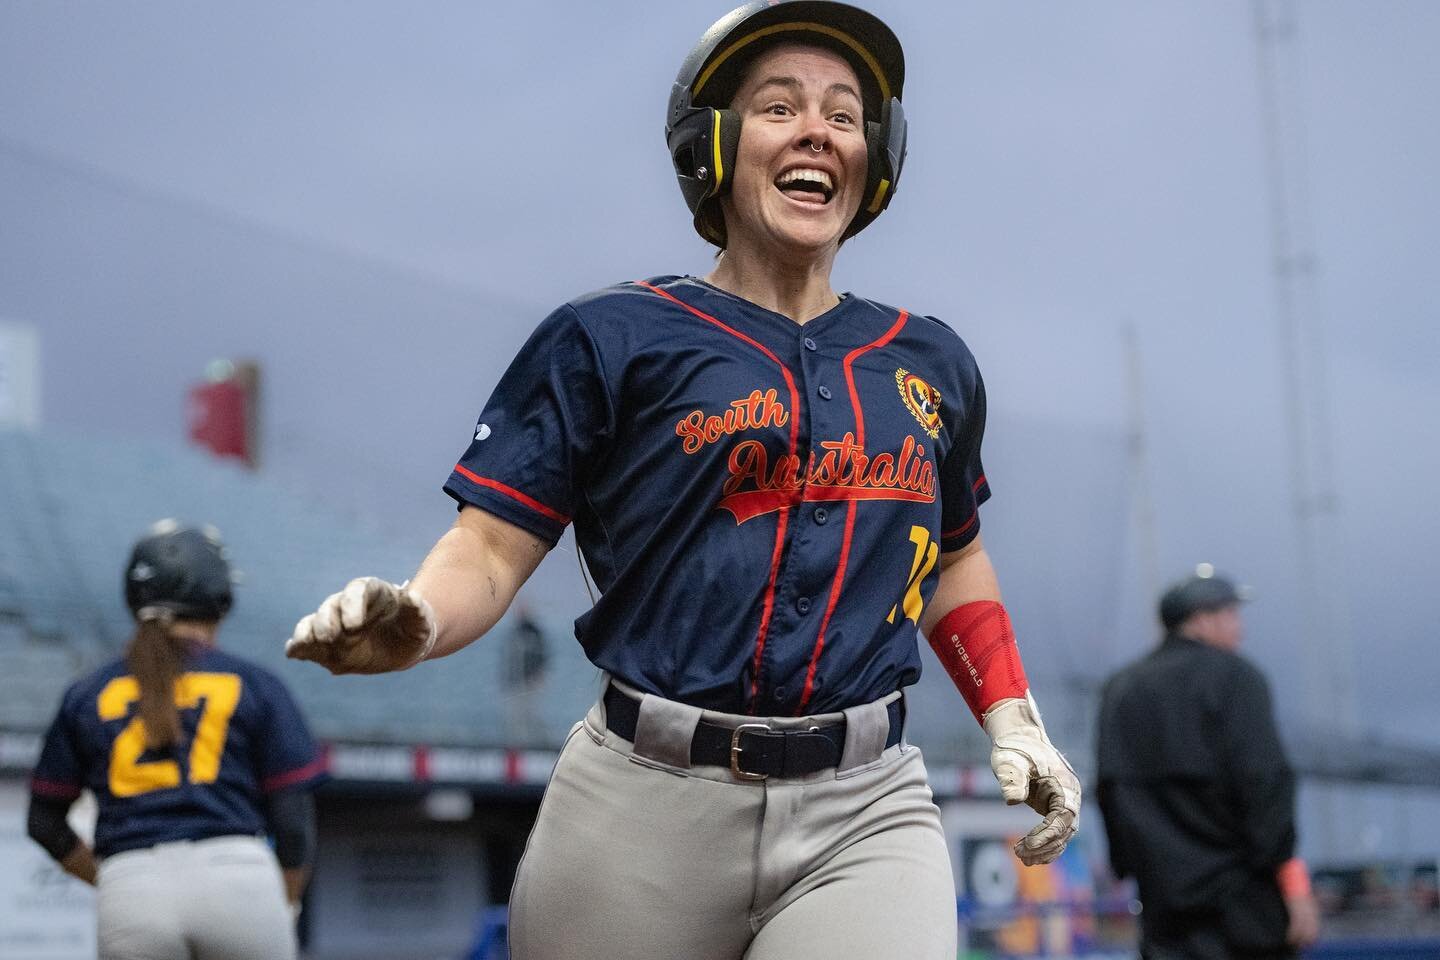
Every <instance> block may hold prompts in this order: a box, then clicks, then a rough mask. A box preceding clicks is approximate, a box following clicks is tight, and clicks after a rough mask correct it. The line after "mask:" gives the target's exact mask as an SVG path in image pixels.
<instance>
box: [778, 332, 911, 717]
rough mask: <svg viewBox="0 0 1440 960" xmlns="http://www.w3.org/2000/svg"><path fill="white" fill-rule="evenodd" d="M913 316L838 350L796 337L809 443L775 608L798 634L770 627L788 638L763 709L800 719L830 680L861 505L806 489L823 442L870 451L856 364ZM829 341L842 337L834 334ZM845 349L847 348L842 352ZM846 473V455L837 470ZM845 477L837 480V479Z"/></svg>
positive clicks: (815, 335) (809, 335) (812, 336)
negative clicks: (828, 650)
mask: <svg viewBox="0 0 1440 960" xmlns="http://www.w3.org/2000/svg"><path fill="white" fill-rule="evenodd" d="M907 316H908V315H907V314H906V313H905V312H904V311H901V313H900V314H899V316H898V317H897V318H896V320H895V322H894V324H892V325H891V326H890V327H889V329H887V330H886V331H885V332H884V333H883V334H882V335H881V336H880V337H878V338H876V339H875V340H873V341H870V342H868V343H865V344H862V345H861V346H858V347H853V348H851V347H848V345H842V346H839V347H838V349H837V348H834V347H831V348H829V349H827V346H826V345H825V340H826V338H824V337H823V335H822V334H821V332H820V331H806V330H804V329H803V328H802V329H801V331H800V332H799V335H798V336H797V338H796V342H795V348H794V350H793V351H792V355H795V356H796V357H797V360H798V362H797V363H796V364H795V370H796V375H797V379H798V380H799V381H800V390H801V394H802V395H803V396H805V397H806V398H807V399H808V400H809V401H810V402H809V404H808V405H807V409H806V414H807V416H806V425H807V432H808V434H809V437H808V443H805V444H804V445H803V446H802V448H801V449H802V450H804V451H805V453H804V454H803V456H802V459H801V471H800V476H801V479H802V487H801V490H800V494H799V503H798V504H797V506H796V507H795V510H796V513H797V514H798V515H797V517H796V522H795V524H794V526H793V528H792V531H793V532H792V533H791V535H790V542H789V543H788V544H787V549H786V558H785V562H784V565H783V567H782V574H781V580H780V582H779V583H777V585H776V607H777V610H780V609H787V607H784V606H782V603H785V604H788V610H789V611H790V614H789V616H788V617H787V621H788V623H789V624H790V625H792V627H793V629H791V630H787V631H784V632H783V633H782V632H780V631H778V630H776V629H775V628H776V627H777V626H779V625H778V624H775V623H772V637H773V638H774V639H775V640H780V639H781V638H782V637H783V638H784V642H783V644H776V646H775V647H774V648H772V651H771V657H770V658H767V659H768V660H769V661H770V663H769V664H767V665H766V666H770V668H771V669H769V670H768V671H764V672H763V673H762V678H763V677H766V676H770V677H775V678H777V682H776V684H775V685H774V687H773V689H771V690H770V691H769V692H770V694H771V696H770V700H771V703H770V704H769V705H768V706H767V708H766V709H762V710H761V711H760V712H767V709H768V711H769V712H773V713H776V714H780V713H795V714H800V713H803V712H804V711H805V708H806V707H807V706H808V705H809V702H810V700H811V698H812V697H813V695H814V693H815V691H816V690H817V689H818V688H819V687H820V686H821V685H823V683H824V680H825V674H824V671H823V670H822V669H821V657H822V655H823V653H824V649H825V645H826V643H827V642H828V640H829V638H830V635H831V634H832V633H835V632H837V627H836V625H835V623H836V622H835V613H836V610H837V609H838V607H839V604H840V600H841V594H842V591H843V590H844V583H845V573H846V568H847V566H848V563H849V553H850V550H851V548H852V542H853V538H854V529H855V523H856V520H857V517H856V511H857V509H858V507H859V503H858V501H856V500H854V499H851V498H848V497H843V498H842V499H830V500H827V499H823V497H824V493H823V492H820V491H816V490H815V489H814V488H812V487H810V486H809V485H808V481H809V479H810V476H809V474H810V469H811V466H812V462H813V461H812V454H811V451H817V452H816V453H815V454H814V459H815V460H818V459H820V458H821V457H822V455H823V451H818V450H817V448H819V447H820V446H821V445H822V444H824V443H827V442H829V443H844V442H845V441H847V440H848V441H849V442H850V443H852V444H853V445H854V447H855V448H856V449H859V450H861V451H864V449H865V446H866V436H865V423H864V413H863V399H862V397H861V395H860V391H859V388H858V386H857V384H856V381H855V375H854V370H853V366H854V364H855V362H856V360H858V359H859V358H860V357H861V356H863V355H864V354H865V353H867V352H869V351H871V350H875V349H879V348H882V347H884V346H885V345H886V344H888V343H889V342H890V341H891V340H892V339H893V338H894V337H895V335H896V334H897V333H899V331H900V330H901V329H902V328H903V327H904V326H905V322H906V319H907ZM828 339H838V338H837V337H835V335H834V334H833V333H832V334H831V336H830V338H828ZM841 351H844V352H843V353H842V352H841ZM837 469H839V470H840V471H842V472H843V470H844V462H843V456H842V457H841V458H840V461H839V465H838V468H837ZM840 479H841V477H840V476H839V475H837V476H836V477H835V478H834V480H835V481H836V482H838V481H839V480H840Z"/></svg>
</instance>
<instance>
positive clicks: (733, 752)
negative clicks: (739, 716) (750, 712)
mask: <svg viewBox="0 0 1440 960" xmlns="http://www.w3.org/2000/svg"><path fill="white" fill-rule="evenodd" d="M746 730H756V731H761V730H763V731H764V732H765V733H774V732H775V731H774V730H773V729H772V728H771V727H770V725H769V724H765V723H742V724H740V726H738V727H736V728H735V729H734V730H733V731H732V732H731V734H730V772H731V773H733V774H735V776H737V777H739V778H740V779H741V780H768V779H770V774H768V773H751V772H750V771H749V770H741V769H740V753H741V750H740V735H741V734H742V733H744V732H745V731H746Z"/></svg>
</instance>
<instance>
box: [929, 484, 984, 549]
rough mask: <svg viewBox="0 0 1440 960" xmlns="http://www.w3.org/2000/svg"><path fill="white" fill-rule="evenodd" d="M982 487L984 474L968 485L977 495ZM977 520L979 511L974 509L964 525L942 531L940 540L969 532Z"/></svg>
mask: <svg viewBox="0 0 1440 960" xmlns="http://www.w3.org/2000/svg"><path fill="white" fill-rule="evenodd" d="M983 486H985V474H983V473H982V474H980V477H979V479H977V480H976V481H975V482H974V483H973V484H971V485H970V489H972V490H974V491H975V492H976V493H979V492H980V488H981V487H983ZM979 519H980V511H979V509H976V510H973V511H971V513H970V519H969V520H966V521H965V522H964V523H962V524H960V526H958V527H956V528H955V529H954V530H946V531H944V532H943V533H941V534H940V539H941V540H948V539H950V538H951V537H958V536H960V534H962V533H964V532H965V531H966V530H969V529H970V528H971V527H973V526H975V521H976V520H979Z"/></svg>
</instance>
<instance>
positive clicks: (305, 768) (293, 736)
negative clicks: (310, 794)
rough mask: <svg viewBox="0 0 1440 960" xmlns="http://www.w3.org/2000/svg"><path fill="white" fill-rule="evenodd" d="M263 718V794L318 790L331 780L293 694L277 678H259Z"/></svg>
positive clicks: (259, 758) (259, 750) (259, 755)
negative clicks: (317, 787)
mask: <svg viewBox="0 0 1440 960" xmlns="http://www.w3.org/2000/svg"><path fill="white" fill-rule="evenodd" d="M256 686H257V687H258V691H257V692H258V693H259V695H260V701H261V708H262V711H263V715H262V718H261V721H260V727H261V729H262V731H263V732H262V734H261V735H260V736H259V737H257V738H256V740H255V744H256V745H255V748H254V750H255V764H256V773H257V774H258V778H259V781H260V790H261V792H263V793H274V792H276V791H277V790H288V789H292V788H296V787H315V786H318V785H319V784H321V783H322V782H324V781H325V780H327V779H328V778H329V774H328V772H327V769H326V768H327V763H326V758H325V755H324V753H322V752H321V750H320V748H319V746H318V745H317V744H316V743H315V740H314V738H313V737H311V736H310V728H309V727H307V726H306V724H305V717H304V716H303V715H302V714H301V713H300V708H299V707H298V706H297V705H296V703H295V700H294V698H292V697H291V696H290V691H289V690H287V689H286V688H285V684H283V683H282V682H281V681H280V679H279V678H278V677H275V676H271V675H269V674H260V675H259V676H257V677H256Z"/></svg>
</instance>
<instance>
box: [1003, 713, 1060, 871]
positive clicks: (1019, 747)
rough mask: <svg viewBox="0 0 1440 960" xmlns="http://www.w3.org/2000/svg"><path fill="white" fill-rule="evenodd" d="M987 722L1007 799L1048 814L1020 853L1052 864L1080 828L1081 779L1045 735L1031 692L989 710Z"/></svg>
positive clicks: (1031, 861)
mask: <svg viewBox="0 0 1440 960" xmlns="http://www.w3.org/2000/svg"><path fill="white" fill-rule="evenodd" d="M984 724H985V732H986V733H988V734H990V739H991V741H992V742H993V743H994V747H993V749H992V750H991V751H990V769H991V770H993V771H994V772H995V779H996V780H999V781H1000V793H1001V795H1002V796H1004V798H1005V802H1006V803H1010V804H1015V803H1023V804H1026V805H1028V806H1029V807H1030V809H1032V810H1034V811H1035V812H1036V813H1038V814H1040V816H1042V817H1044V818H1045V819H1044V820H1042V821H1041V822H1040V825H1039V826H1037V827H1036V828H1035V829H1034V830H1031V831H1030V832H1029V833H1027V834H1025V836H1023V837H1021V838H1020V840H1019V842H1017V843H1016V844H1015V856H1017V857H1019V858H1020V862H1021V863H1023V864H1025V865H1026V866H1027V867H1030V866H1034V865H1035V864H1037V863H1049V862H1050V861H1051V860H1054V859H1055V858H1056V857H1058V856H1060V854H1061V853H1062V852H1063V851H1064V850H1065V845H1066V844H1067V843H1069V842H1070V838H1071V837H1073V836H1074V835H1075V832H1076V831H1077V830H1078V829H1079V828H1080V780H1079V778H1078V777H1076V776H1075V771H1074V770H1073V769H1072V768H1071V767H1070V763H1069V761H1067V760H1066V759H1065V758H1064V757H1063V756H1061V754H1060V751H1059V750H1056V749H1055V746H1054V744H1052V743H1051V742H1050V738H1049V737H1048V736H1046V735H1045V725H1044V724H1042V723H1041V722H1040V708H1039V707H1038V706H1036V705H1035V698H1034V697H1032V696H1031V695H1030V691H1028V690H1027V691H1025V699H1023V700H1021V699H1020V698H1018V697H1010V698H1009V699H1006V700H1001V701H1000V702H998V703H996V704H995V705H994V706H993V707H991V708H990V709H989V710H987V711H985V720H984Z"/></svg>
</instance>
